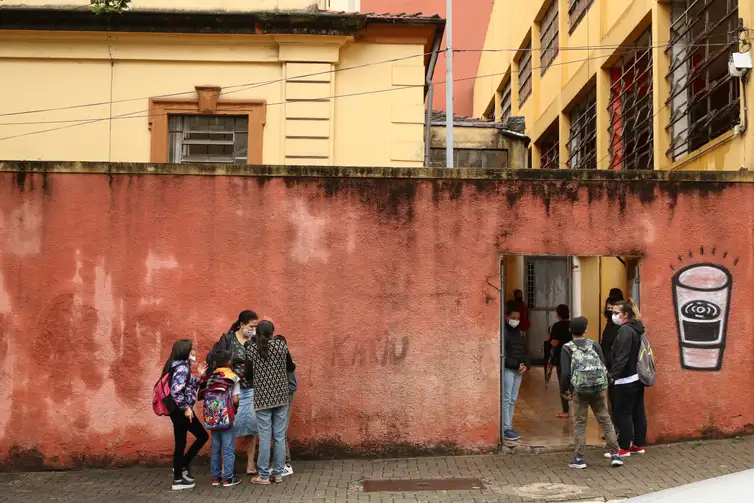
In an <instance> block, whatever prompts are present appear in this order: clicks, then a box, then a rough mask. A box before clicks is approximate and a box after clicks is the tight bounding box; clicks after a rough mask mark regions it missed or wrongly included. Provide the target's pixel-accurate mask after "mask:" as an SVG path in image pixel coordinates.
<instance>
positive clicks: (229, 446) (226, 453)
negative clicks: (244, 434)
mask: <svg viewBox="0 0 754 503" xmlns="http://www.w3.org/2000/svg"><path fill="white" fill-rule="evenodd" d="M235 463H236V432H235V431H233V429H232V428H231V429H230V430H224V431H220V430H213V431H212V462H211V463H210V472H212V478H217V477H221V476H222V478H224V479H232V478H233V465H235Z"/></svg>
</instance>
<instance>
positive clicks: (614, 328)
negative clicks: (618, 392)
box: [600, 319, 620, 372]
mask: <svg viewBox="0 0 754 503" xmlns="http://www.w3.org/2000/svg"><path fill="white" fill-rule="evenodd" d="M619 328H620V327H619V326H618V325H616V324H615V323H613V320H611V319H608V320H607V325H605V329H604V330H603V331H602V337H601V338H600V346H601V347H602V354H603V355H605V366H606V367H607V371H608V372H610V369H611V368H613V342H615V338H616V337H618V329H619Z"/></svg>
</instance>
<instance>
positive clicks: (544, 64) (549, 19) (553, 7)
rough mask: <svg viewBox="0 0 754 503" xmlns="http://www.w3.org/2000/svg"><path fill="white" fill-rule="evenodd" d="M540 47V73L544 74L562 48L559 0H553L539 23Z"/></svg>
mask: <svg viewBox="0 0 754 503" xmlns="http://www.w3.org/2000/svg"><path fill="white" fill-rule="evenodd" d="M539 28H540V35H539V47H540V48H541V50H542V52H541V54H540V65H539V66H540V74H541V75H544V74H545V72H546V71H547V69H548V68H549V67H550V65H551V64H552V62H553V61H554V60H555V57H556V56H557V55H558V51H559V50H560V41H559V40H558V33H560V30H559V28H558V0H552V2H551V3H550V7H549V8H548V9H547V12H545V15H544V17H543V18H542V22H541V23H540V24H539Z"/></svg>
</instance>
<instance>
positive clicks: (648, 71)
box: [607, 27, 654, 169]
mask: <svg viewBox="0 0 754 503" xmlns="http://www.w3.org/2000/svg"><path fill="white" fill-rule="evenodd" d="M618 52H619V53H620V54H623V56H622V57H621V59H620V60H619V61H618V62H617V63H616V64H615V65H614V66H613V67H612V68H611V69H610V80H611V86H610V103H609V104H608V107H607V108H608V112H609V114H610V126H609V137H610V168H611V169H654V141H653V140H654V135H653V132H654V127H653V121H654V115H653V106H652V34H651V27H650V28H648V29H647V31H645V32H644V33H643V34H642V35H641V36H640V37H639V38H638V39H637V40H636V41H635V42H634V43H633V45H631V46H629V47H623V48H620V49H618Z"/></svg>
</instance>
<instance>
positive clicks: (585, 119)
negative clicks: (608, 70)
mask: <svg viewBox="0 0 754 503" xmlns="http://www.w3.org/2000/svg"><path fill="white" fill-rule="evenodd" d="M568 152H569V155H570V157H569V158H568V167H569V168H571V169H597V92H596V90H595V89H592V90H591V91H590V92H589V93H588V94H587V95H586V96H585V97H584V99H583V100H582V101H580V102H579V103H578V104H576V106H575V107H573V110H571V137H570V139H569V140H568Z"/></svg>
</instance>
